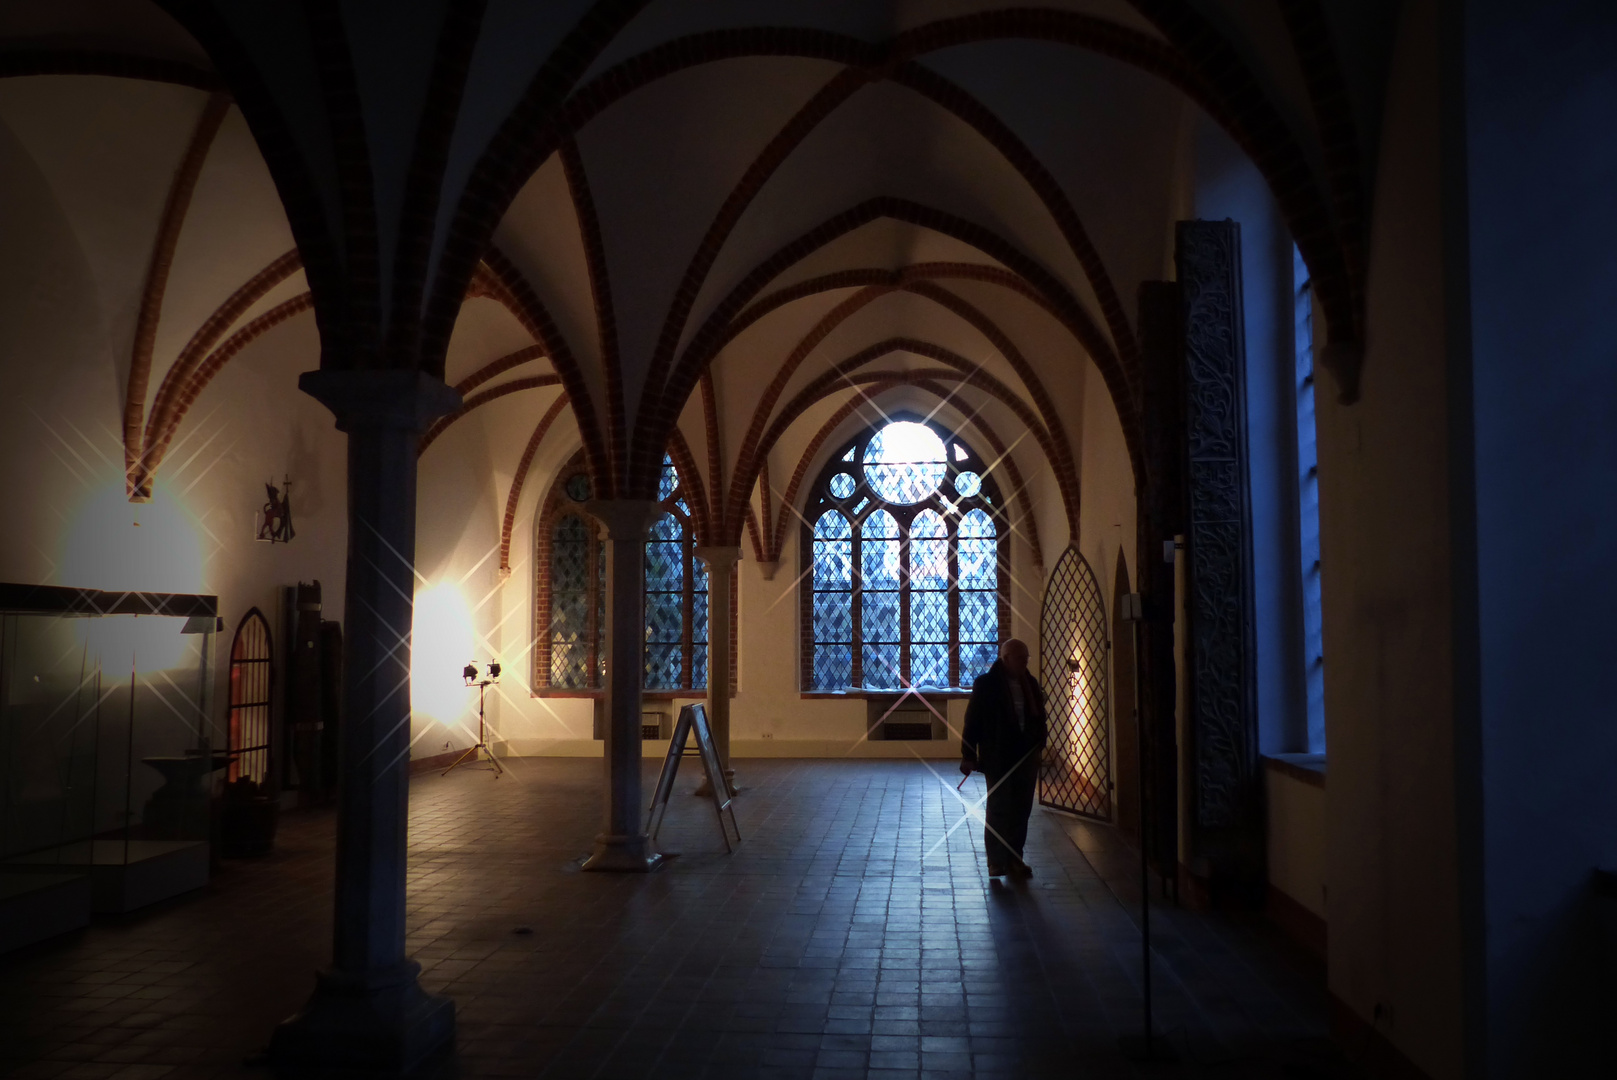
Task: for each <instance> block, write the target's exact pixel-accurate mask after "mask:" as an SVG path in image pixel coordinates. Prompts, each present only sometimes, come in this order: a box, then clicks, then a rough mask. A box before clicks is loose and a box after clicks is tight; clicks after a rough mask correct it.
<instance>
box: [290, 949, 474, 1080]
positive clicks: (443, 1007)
mask: <svg viewBox="0 0 1617 1080" xmlns="http://www.w3.org/2000/svg"><path fill="white" fill-rule="evenodd" d="M420 971H421V965H420V964H417V963H416V962H415V961H413V960H411V961H408V962H406V963H404V964H402V965H400V966H399V967H398V968H395V969H394V970H393V971H391V972H387V973H382V974H380V975H376V976H372V977H368V978H367V977H363V976H353V975H348V974H345V973H341V972H321V973H320V974H319V975H318V976H317V982H316V985H315V989H314V993H313V994H312V995H310V997H309V1001H308V1003H307V1004H306V1005H304V1006H303V1008H302V1010H301V1011H299V1012H298V1013H297V1015H295V1016H293V1017H292V1018H291V1019H289V1020H286V1021H283V1022H282V1023H281V1025H280V1026H279V1027H277V1028H276V1029H275V1034H274V1035H272V1036H271V1037H270V1045H269V1052H268V1055H267V1056H268V1058H269V1062H270V1064H271V1065H272V1066H274V1067H276V1068H278V1069H291V1070H295V1072H294V1075H298V1074H303V1073H306V1072H310V1071H316V1070H325V1071H329V1070H353V1071H365V1072H390V1073H407V1072H409V1071H410V1070H412V1069H414V1068H416V1067H417V1066H419V1065H421V1064H422V1063H424V1062H426V1061H427V1060H429V1059H431V1058H434V1057H436V1056H438V1055H440V1054H446V1053H448V1052H449V1051H451V1050H453V1049H454V1046H455V1003H454V1002H453V1001H451V1000H450V999H449V998H446V997H439V996H438V995H436V994H429V993H427V992H426V991H425V990H423V989H421V985H420V984H419V983H418V982H416V975H417V974H418V973H419V972H420Z"/></svg>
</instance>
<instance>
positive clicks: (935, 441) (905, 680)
mask: <svg viewBox="0 0 1617 1080" xmlns="http://www.w3.org/2000/svg"><path fill="white" fill-rule="evenodd" d="M1002 505H1003V504H1002V503H1001V501H1000V499H999V492H998V488H997V487H996V486H995V484H994V482H993V480H992V479H991V478H990V476H989V470H988V468H987V466H986V464H985V463H984V462H983V461H982V459H981V458H980V457H978V456H977V454H976V453H975V452H974V451H973V450H972V449H971V447H970V446H968V445H967V444H966V443H965V442H964V441H962V440H961V439H960V438H958V437H957V436H956V435H954V434H953V433H951V432H948V431H945V430H943V429H941V428H939V427H936V426H935V425H932V424H928V423H921V422H917V421H913V420H895V421H893V422H891V423H888V424H885V425H883V426H881V427H879V428H876V429H872V430H871V431H867V432H866V433H864V434H863V435H861V436H860V437H859V438H857V439H855V440H854V441H853V442H852V443H851V444H849V445H847V446H846V447H845V448H844V449H843V450H842V452H841V453H838V454H834V455H833V456H832V460H831V463H830V464H829V465H828V466H826V468H825V470H824V472H823V473H822V474H821V476H820V477H819V480H818V481H817V483H816V484H815V486H814V487H813V488H812V489H811V494H810V496H809V506H808V514H807V520H808V521H810V522H812V523H813V524H812V525H811V526H810V527H808V528H806V529H805V530H804V532H805V536H804V544H803V551H804V556H805V558H806V560H807V562H808V565H807V566H805V567H804V571H805V574H804V576H805V579H806V580H807V581H808V583H809V584H808V591H809V596H808V597H806V598H805V599H807V600H808V602H807V603H805V604H804V605H803V620H804V624H805V625H804V634H805V637H806V638H807V640H808V641H810V642H812V648H811V649H805V652H804V656H803V687H804V689H805V690H810V691H817V692H838V691H845V690H851V689H865V690H900V689H903V688H905V687H912V686H913V687H918V688H920V687H924V688H945V687H964V686H970V685H971V682H972V680H974V679H975V678H976V677H977V676H978V675H980V674H982V673H983V672H984V671H986V670H987V669H988V667H989V665H991V664H992V663H993V662H994V658H995V656H996V654H997V650H998V642H999V630H1000V626H1001V624H1002V622H1003V621H1004V619H1005V618H1006V617H1007V615H1008V611H1007V608H1008V594H1007V591H1006V587H1005V586H1006V584H1007V578H1008V574H1007V573H1006V567H1005V566H1004V565H1003V558H1004V555H1005V552H1003V551H1002V548H1001V544H1000V536H1001V531H1002V530H1001V527H1000V523H999V521H1000V519H999V515H1000V513H1001V511H1000V507H1001V506H1002Z"/></svg>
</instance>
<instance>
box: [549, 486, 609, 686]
mask: <svg viewBox="0 0 1617 1080" xmlns="http://www.w3.org/2000/svg"><path fill="white" fill-rule="evenodd" d="M605 570H606V559H605V554H604V551H603V544H602V542H601V541H600V540H599V539H597V537H596V535H595V530H594V528H592V527H591V526H590V524H589V523H588V522H587V521H585V520H584V518H583V517H581V516H580V515H578V514H576V513H565V514H563V515H562V516H561V517H560V518H558V519H557V521H556V523H555V525H554V526H553V527H552V528H551V531H550V628H549V629H550V671H549V680H548V682H549V685H550V686H553V687H555V688H557V689H560V690H585V689H589V688H592V687H596V686H599V685H600V658H601V656H602V655H603V654H604V652H605V649H604V647H603V646H604V642H603V641H602V639H601V635H602V633H603V630H604V627H605V624H606V619H605V617H604V616H605V612H604V610H603V609H602V606H601V605H602V598H601V594H602V593H603V592H604V591H605V590H604V589H602V588H601V587H600V585H599V582H600V578H601V575H602V574H604V573H605Z"/></svg>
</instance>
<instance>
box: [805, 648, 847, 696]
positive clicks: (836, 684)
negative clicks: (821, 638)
mask: <svg viewBox="0 0 1617 1080" xmlns="http://www.w3.org/2000/svg"><path fill="white" fill-rule="evenodd" d="M852 682H853V647H852V646H851V645H846V644H838V645H820V644H818V643H816V644H815V646H814V686H813V688H814V689H815V690H846V689H847V688H848V686H849V684H850V683H852Z"/></svg>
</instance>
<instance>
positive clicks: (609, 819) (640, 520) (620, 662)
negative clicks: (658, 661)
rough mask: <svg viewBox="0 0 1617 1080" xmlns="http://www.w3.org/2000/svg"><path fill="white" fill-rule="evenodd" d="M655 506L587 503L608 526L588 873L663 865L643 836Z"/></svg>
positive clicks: (615, 501)
mask: <svg viewBox="0 0 1617 1080" xmlns="http://www.w3.org/2000/svg"><path fill="white" fill-rule="evenodd" d="M658 505H659V504H658V503H656V502H652V501H649V500H640V499H611V500H602V501H599V502H590V503H586V504H585V509H586V510H588V511H589V512H590V513H591V514H593V515H594V516H595V517H596V518H597V519H598V520H599V521H601V522H602V523H603V524H604V525H605V526H606V777H607V789H606V831H605V832H603V833H602V834H601V835H599V836H597V837H596V838H595V851H594V853H593V854H591V855H590V857H589V858H588V859H586V860H585V862H584V869H585V870H628V871H638V872H640V873H645V872H647V871H650V870H655V869H657V867H658V866H659V865H660V864H661V863H662V856H661V855H659V854H657V853H656V852H655V851H653V850H652V848H651V838H650V837H649V836H647V835H646V806H645V803H644V801H643V799H642V792H641V783H640V696H641V691H642V690H643V689H644V687H645V682H646V533H647V530H648V529H649V528H650V527H651V522H652V519H653V518H655V517H656V516H657V507H658Z"/></svg>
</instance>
